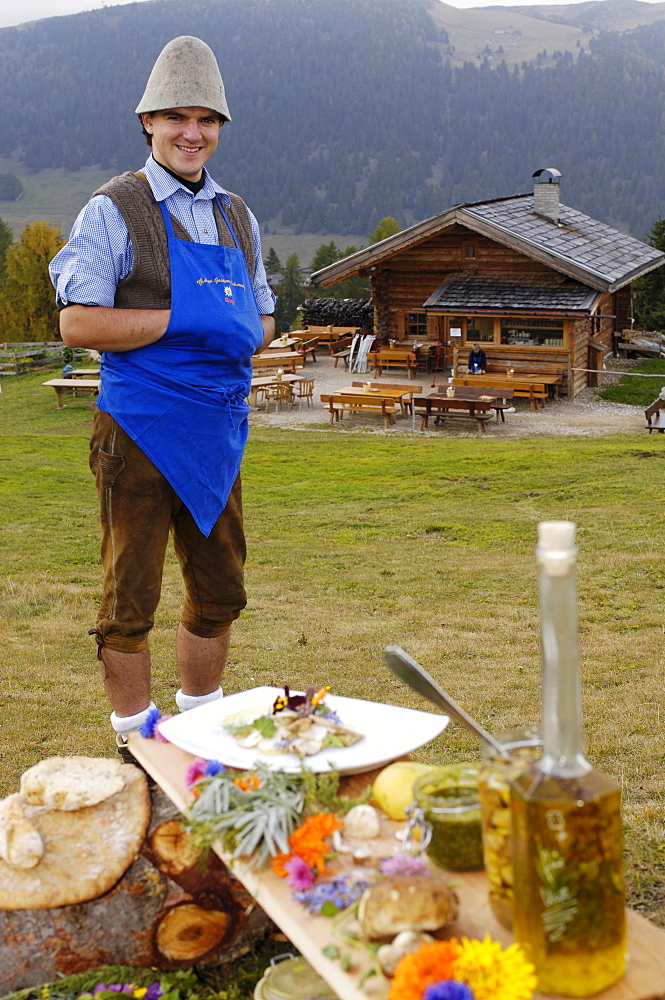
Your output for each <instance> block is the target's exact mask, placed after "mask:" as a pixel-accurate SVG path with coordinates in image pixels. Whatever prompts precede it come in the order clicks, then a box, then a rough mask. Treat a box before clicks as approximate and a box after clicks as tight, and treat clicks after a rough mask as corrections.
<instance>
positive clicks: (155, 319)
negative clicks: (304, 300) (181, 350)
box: [60, 305, 272, 351]
mask: <svg viewBox="0 0 665 1000" xmlns="http://www.w3.org/2000/svg"><path fill="white" fill-rule="evenodd" d="M170 315H171V310H170V309H112V308H108V307H107V306H80V305H71V306H65V308H64V309H63V310H62V311H61V313H60V335H61V336H62V339H63V341H64V342H65V344H66V345H67V347H87V348H92V349H93V350H95V351H133V350H135V349H136V348H137V347H146V346H147V345H148V344H154V343H155V341H157V340H159V339H160V338H161V337H163V336H164V333H165V332H166V328H167V326H168V325H169V318H170ZM267 318H270V319H272V317H267Z"/></svg>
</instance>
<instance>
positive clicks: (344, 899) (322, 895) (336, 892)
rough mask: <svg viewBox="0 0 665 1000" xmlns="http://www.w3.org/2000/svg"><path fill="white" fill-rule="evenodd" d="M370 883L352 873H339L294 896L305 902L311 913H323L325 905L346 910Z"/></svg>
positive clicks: (295, 893) (332, 908)
mask: <svg viewBox="0 0 665 1000" xmlns="http://www.w3.org/2000/svg"><path fill="white" fill-rule="evenodd" d="M370 885H371V883H370V882H367V881H365V880H364V879H354V878H353V877H352V876H351V875H337V876H335V878H330V879H325V881H323V882H317V883H316V885H313V886H312V888H311V889H307V890H305V891H303V892H294V893H293V898H294V899H296V900H297V901H298V902H299V903H304V904H305V906H306V907H307V909H308V910H309V912H310V913H321V911H322V910H323V908H324V907H326V909H328V910H333V911H334V910H345V909H346V907H347V906H352V905H353V904H354V903H355V902H357V900H358V899H360V897H361V896H362V894H363V892H364V891H365V889H367V888H368V887H369V886H370ZM328 915H330V914H328Z"/></svg>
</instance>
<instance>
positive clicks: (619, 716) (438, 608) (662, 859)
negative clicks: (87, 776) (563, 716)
mask: <svg viewBox="0 0 665 1000" xmlns="http://www.w3.org/2000/svg"><path fill="white" fill-rule="evenodd" d="M51 374H53V373H48V372H40V373H36V374H29V375H23V376H21V377H20V378H12V379H10V378H5V379H4V380H3V383H2V395H0V510H1V511H2V514H1V523H0V559H1V565H2V575H1V579H0V655H1V657H2V685H1V687H0V755H1V758H2V768H1V771H0V795H7V794H9V793H10V792H13V791H16V790H17V788H18V781H19V777H20V775H21V773H22V772H23V771H24V770H25V769H26V768H27V767H29V766H30V765H32V764H34V763H35V762H36V761H38V760H40V759H41V758H43V757H47V756H50V755H53V754H63V753H64V754H71V753H83V754H92V755H113V754H114V753H115V748H114V741H113V736H112V733H111V729H110V725H109V723H108V712H109V708H108V705H107V703H106V699H105V695H104V692H103V689H102V685H101V681H100V679H99V676H98V670H97V666H96V662H95V655H94V649H93V645H92V641H91V640H90V639H89V637H88V635H87V631H88V629H89V628H91V627H92V626H93V625H94V621H95V609H96V602H97V599H98V596H99V590H100V568H99V558H98V536H97V512H96V498H95V494H94V488H93V482H92V477H91V475H90V473H89V470H88V467H87V450H88V449H87V439H88V432H89V426H90V418H91V412H92V407H93V403H92V401H91V400H89V399H76V400H74V399H70V400H68V404H67V407H66V408H65V409H63V410H57V409H56V407H55V394H54V393H53V392H52V390H51V389H50V388H45V387H42V386H41V384H40V383H41V382H42V381H43V380H44V379H46V378H48V377H50V376H51ZM321 426H322V428H323V425H321ZM664 460H665V436H663V435H655V436H651V437H648V436H647V435H646V434H643V435H634V436H617V437H605V438H584V437H579V438H566V439H561V440H554V439H550V440H542V439H541V440H538V441H535V440H534V441H529V440H519V441H497V440H492V439H491V437H490V436H489V435H488V437H487V439H484V438H483V437H480V436H475V435H474V436H473V437H459V438H456V437H450V436H446V437H445V438H441V439H433V438H427V439H420V438H413V439H411V438H408V437H399V438H397V437H393V436H385V437H384V436H383V435H381V434H380V433H379V434H363V433H359V434H344V435H337V434H335V433H334V432H329V431H328V430H325V429H321V430H317V431H308V432H296V431H280V430H278V429H259V430H257V429H255V430H254V431H253V433H251V435H250V443H249V446H248V449H247V455H246V459H245V463H244V468H243V482H244V497H245V518H246V530H247V537H248V546H249V557H248V563H247V586H248V593H249V604H248V607H247V610H246V612H245V613H244V614H243V616H242V617H241V619H240V621H239V622H238V624H237V625H236V627H235V628H234V634H233V642H232V649H231V655H230V661H229V664H228V668H227V673H226V678H225V688H226V690H227V692H228V693H232V692H235V691H240V690H243V689H245V688H249V687H253V686H256V685H260V684H275V685H282V684H284V683H289V684H290V685H291V686H293V687H295V688H298V687H304V686H306V685H307V684H309V683H314V684H330V685H331V687H332V690H333V692H334V693H336V694H343V695H348V696H353V697H360V698H370V699H374V700H383V701H386V702H391V703H394V704H399V705H405V706H410V707H414V708H421V709H427V708H428V707H429V706H428V705H427V703H424V702H423V701H422V699H420V698H419V697H418V696H417V695H415V694H413V693H412V692H411V691H410V690H409V689H407V688H406V687H404V686H403V685H402V684H401V683H400V682H399V681H398V680H397V679H396V678H394V677H393V676H392V674H389V673H388V672H387V671H386V669H385V668H384V666H383V664H382V651H383V648H384V646H385V645H387V644H389V643H396V644H399V645H401V646H403V647H404V648H405V649H406V650H407V651H408V652H409V653H411V655H413V656H415V657H416V659H418V660H419V661H420V662H421V663H422V664H423V665H424V666H425V667H426V668H427V669H428V670H429V671H430V672H431V673H432V674H433V676H434V677H435V678H436V679H437V680H438V681H439V682H440V684H441V685H442V686H443V687H444V688H445V689H446V690H447V691H449V692H450V694H452V695H453V697H454V698H456V699H457V701H459V702H460V704H461V705H462V706H463V707H464V708H466V709H467V710H468V711H469V712H470V713H471V714H472V715H474V716H475V717H476V718H477V719H478V720H479V721H480V722H482V723H483V724H484V725H485V726H486V728H488V729H490V730H491V731H494V732H496V731H498V730H500V729H503V728H506V727H509V726H515V725H520V724H524V723H528V722H537V721H538V719H539V710H540V649H539V630H538V603H537V571H536V563H535V558H534V546H535V541H536V525H537V523H538V521H540V520H543V519H552V518H553V519H559V518H565V519H571V520H573V521H575V522H576V523H577V525H578V544H579V575H578V585H579V615H580V640H581V652H582V666H583V689H584V712H585V731H586V739H587V748H588V754H589V756H590V758H591V760H592V761H593V762H594V763H595V764H597V765H598V766H599V767H601V768H602V769H604V770H606V771H607V772H609V773H611V774H612V775H614V776H615V778H617V779H618V780H619V781H620V783H621V785H622V787H623V802H624V818H625V828H626V853H627V873H628V888H629V902H630V904H631V905H632V906H633V907H635V908H637V909H638V910H640V911H641V912H642V913H644V914H645V915H646V916H648V917H650V918H651V919H653V920H654V921H655V922H656V923H658V924H659V925H660V926H665V896H664V893H663V886H664V885H665V847H664V846H663V845H664V842H665V839H664V836H663V834H664V821H663V816H664V812H663V802H664V798H665V794H664V787H663V780H662V776H663V767H664V764H665V741H664V740H663V735H664V732H665V700H664V697H663V680H664V676H665V672H664V670H663V664H664V661H665V655H664V652H663V650H664V640H665V613H664V612H665V607H664V601H663V595H664V594H665V561H664V559H663V556H664V552H665V545H664V542H665V505H664V501H665V486H664V485H663V481H664V477H663V474H664V473H665V461H664ZM180 600H181V592H180V582H179V574H178V571H177V566H176V564H175V560H174V559H173V557H172V555H171V554H169V557H168V560H167V565H166V571H165V576H164V586H163V596H162V602H161V604H160V607H159V610H158V618H157V622H156V626H155V629H154V632H153V637H152V652H153V670H154V699H155V701H156V703H157V704H158V705H159V707H160V708H161V709H162V711H163V712H170V711H173V710H174V702H173V695H174V692H175V690H176V689H177V687H178V682H177V675H176V669H175V660H174V642H173V634H174V627H175V625H176V623H177V621H178V617H179V608H180ZM478 755H479V746H478V744H477V743H476V742H475V740H474V738H473V737H472V736H471V735H470V734H468V733H467V732H466V731H464V730H462V729H460V728H459V727H458V726H457V725H456V724H454V723H451V725H450V726H449V728H448V729H447V730H446V731H445V732H444V734H443V736H442V737H441V738H439V739H438V740H437V741H435V742H434V743H433V744H431V745H429V746H427V747H425V748H423V749H422V750H420V751H418V753H417V756H418V757H419V758H420V759H422V760H424V761H427V762H432V763H446V762H452V761H458V760H464V759H470V758H475V757H478Z"/></svg>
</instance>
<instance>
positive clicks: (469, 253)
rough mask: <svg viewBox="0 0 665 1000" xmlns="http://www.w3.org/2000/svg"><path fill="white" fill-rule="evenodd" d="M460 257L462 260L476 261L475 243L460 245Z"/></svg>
mask: <svg viewBox="0 0 665 1000" xmlns="http://www.w3.org/2000/svg"><path fill="white" fill-rule="evenodd" d="M462 257H463V258H464V260H475V259H476V244H475V243H463V244H462Z"/></svg>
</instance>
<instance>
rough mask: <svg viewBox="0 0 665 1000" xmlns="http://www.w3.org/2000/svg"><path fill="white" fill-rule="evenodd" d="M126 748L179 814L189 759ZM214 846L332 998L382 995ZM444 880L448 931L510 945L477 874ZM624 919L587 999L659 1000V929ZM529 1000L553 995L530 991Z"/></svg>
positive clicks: (171, 749)
mask: <svg viewBox="0 0 665 1000" xmlns="http://www.w3.org/2000/svg"><path fill="white" fill-rule="evenodd" d="M129 747H130V750H131V752H132V753H133V754H134V756H135V757H136V759H137V760H138V761H140V762H141V764H142V765H143V766H144V767H145V768H146V770H147V771H148V773H149V774H150V775H151V776H152V777H153V778H154V780H155V781H156V782H157V784H158V785H159V786H160V787H161V788H162V789H163V791H164V792H165V793H166V795H168V797H169V798H170V799H171V800H172V801H173V802H174V803H175V805H176V806H177V807H178V808H179V809H180V810H181V811H184V810H185V809H186V808H187V807H188V805H189V804H190V803H191V801H192V793H191V791H190V790H189V789H188V788H187V786H186V783H185V772H186V770H187V767H188V766H189V764H190V763H191V762H192V760H193V759H194V758H193V756H192V755H191V754H189V753H187V752H186V751H184V750H181V749H180V748H179V747H176V746H174V745H173V744H170V743H161V742H159V741H158V740H147V739H144V738H143V737H142V736H139V735H138V733H131V734H130V736H129ZM376 774H377V772H376V771H374V772H369V773H368V774H363V775H355V776H352V777H344V778H343V779H342V783H341V788H340V791H341V792H342V793H343V794H347V795H352V796H356V795H358V794H359V793H360V792H361V791H362V789H363V788H365V787H367V785H368V784H369V783H371V782H372V781H373V780H374V778H375V777H376ZM402 825H403V824H399V823H395V822H393V821H391V820H383V822H382V834H381V838H380V840H379V841H378V842H377V843H375V842H373V841H369V842H368V843H371V844H372V849H373V850H376V851H378V853H379V855H380V856H383V857H386V856H390V855H392V854H393V853H394V851H395V838H394V834H395V832H396V830H397V829H398V828H399V827H400V826H402ZM214 850H215V853H216V854H217V855H218V856H219V857H220V858H221V860H222V861H223V862H224V863H225V864H226V865H228V867H229V868H230V869H231V870H232V872H233V874H234V875H235V876H236V877H237V878H238V880H239V881H240V882H241V883H242V884H243V885H244V886H245V888H246V889H247V890H248V892H249V893H251V895H252V896H253V897H254V898H255V899H256V901H257V903H258V904H259V906H261V907H262V909H263V910H264V911H265V912H266V913H267V914H268V916H269V917H270V918H271V919H272V920H273V921H274V922H275V923H276V924H277V926H278V927H279V928H280V929H281V930H282V931H283V932H284V934H285V935H286V936H287V938H289V940H290V941H291V942H292V943H293V945H294V946H295V947H296V948H297V949H298V951H299V952H300V953H301V954H302V955H303V956H304V957H305V958H306V959H307V961H308V962H309V963H310V964H311V965H312V966H313V967H314V969H316V971H317V972H318V973H319V975H321V976H322V977H323V978H324V979H325V980H326V982H327V983H328V985H329V986H330V987H331V989H333V990H334V991H335V993H336V994H337V996H338V997H339V998H340V1000H385V998H386V995H387V989H386V984H385V982H383V981H381V980H380V979H378V978H377V977H372V978H370V979H367V980H366V982H365V986H364V987H363V988H361V987H360V986H359V985H358V984H359V981H360V979H361V977H362V975H363V973H364V972H365V971H366V970H367V969H368V967H369V962H368V960H367V958H366V955H365V953H364V952H363V951H362V950H361V949H350V954H351V960H352V964H351V967H350V969H349V971H348V972H344V971H343V970H342V968H341V965H340V963H339V962H338V961H335V960H334V959H331V958H328V957H326V956H325V955H324V954H323V949H324V948H326V947H327V946H329V945H333V944H338V943H339V941H338V939H336V938H334V937H333V935H332V933H331V920H330V918H329V917H322V916H312V915H311V914H309V913H307V911H306V910H305V909H304V907H303V906H302V904H300V903H297V902H296V901H295V900H294V899H293V898H292V896H291V891H290V889H289V887H288V886H287V884H286V881H285V880H284V879H282V878H279V876H277V875H275V874H274V872H273V871H272V870H271V869H270V868H260V869H252V868H249V867H248V866H247V864H245V863H244V862H242V861H233V862H231V861H230V859H229V858H228V856H227V855H225V854H224V852H223V851H222V850H221V848H220V847H219V846H216V847H215V848H214ZM348 857H349V856H348V855H338V856H337V858H335V859H334V860H333V861H331V863H330V867H331V868H332V869H333V870H335V871H336V872H339V873H340V874H343V873H344V872H345V871H346V870H348V869H349V867H350V865H351V864H352V862H350V861H348V860H347V858H348ZM450 878H451V879H453V880H454V882H455V891H456V893H457V894H458V896H459V900H460V914H459V917H458V919H457V921H456V923H455V925H454V926H453V927H452V928H451V932H452V933H453V934H454V935H456V936H462V935H466V936H468V937H471V938H479V939H482V938H483V937H484V936H485V934H487V933H489V934H491V935H492V937H493V938H494V939H496V940H497V941H500V942H501V944H502V945H503V946H504V947H507V946H508V945H509V944H511V943H512V941H513V936H512V934H511V933H510V931H508V930H506V929H505V928H504V927H503V926H502V925H501V924H500V923H499V922H498V920H497V919H496V917H495V916H494V914H493V913H492V910H491V909H490V906H489V899H488V892H487V879H486V877H485V873H484V872H482V871H472V872H454V873H450ZM626 917H627V922H628V950H629V961H628V968H627V971H626V974H625V975H624V976H623V977H622V979H620V980H619V982H618V983H615V984H614V986H611V987H610V988H609V989H607V990H603V991H602V993H598V994H597V995H596V997H595V1000H665V931H662V930H660V929H659V928H658V927H656V926H655V925H654V924H652V923H650V922H649V921H648V920H646V919H645V918H644V917H642V916H640V915H639V914H638V913H635V912H634V911H633V910H627V911H626ZM534 1000H556V998H554V997H552V996H551V995H550V994H544V993H540V992H536V993H534Z"/></svg>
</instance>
